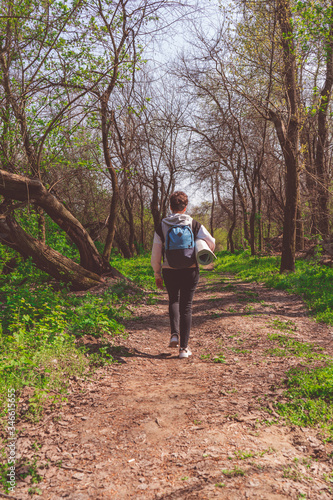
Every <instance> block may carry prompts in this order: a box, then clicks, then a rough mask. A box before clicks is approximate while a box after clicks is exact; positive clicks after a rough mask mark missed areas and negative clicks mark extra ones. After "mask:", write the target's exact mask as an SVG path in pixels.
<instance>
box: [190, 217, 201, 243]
mask: <svg viewBox="0 0 333 500" xmlns="http://www.w3.org/2000/svg"><path fill="white" fill-rule="evenodd" d="M200 228H201V224H200V222H198V221H197V220H194V219H192V233H193V235H194V240H196V239H197V236H198V232H199V229H200Z"/></svg>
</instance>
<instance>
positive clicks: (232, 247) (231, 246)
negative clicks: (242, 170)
mask: <svg viewBox="0 0 333 500" xmlns="http://www.w3.org/2000/svg"><path fill="white" fill-rule="evenodd" d="M232 205H233V219H232V223H231V226H230V228H229V231H228V245H229V249H230V252H231V253H235V245H234V240H233V232H234V229H235V227H236V221H237V213H236V211H237V207H236V187H235V186H234V187H233V189H232Z"/></svg>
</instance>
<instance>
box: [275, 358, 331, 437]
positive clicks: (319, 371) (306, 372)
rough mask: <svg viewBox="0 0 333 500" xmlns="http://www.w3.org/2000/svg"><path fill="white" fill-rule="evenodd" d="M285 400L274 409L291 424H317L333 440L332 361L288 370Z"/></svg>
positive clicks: (315, 425) (310, 425)
mask: <svg viewBox="0 0 333 500" xmlns="http://www.w3.org/2000/svg"><path fill="white" fill-rule="evenodd" d="M287 377H288V379H287V386H288V389H287V390H286V392H285V394H284V398H285V399H286V400H287V401H286V402H283V403H279V402H277V403H276V404H275V409H276V411H277V412H278V413H279V414H280V415H282V416H283V417H286V418H287V419H289V420H290V421H291V422H292V423H293V424H296V425H300V426H304V427H305V426H309V427H320V428H322V429H323V430H324V431H326V432H327V433H328V435H329V436H330V439H333V364H332V363H329V364H327V365H326V366H323V367H319V368H315V369H309V368H307V369H300V368H296V369H292V370H290V371H289V372H288V374H287Z"/></svg>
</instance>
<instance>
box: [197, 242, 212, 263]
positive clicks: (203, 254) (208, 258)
mask: <svg viewBox="0 0 333 500" xmlns="http://www.w3.org/2000/svg"><path fill="white" fill-rule="evenodd" d="M195 257H196V259H197V262H198V264H200V265H201V266H208V265H209V264H211V263H212V262H213V261H214V259H216V255H215V254H214V253H213V252H212V251H211V249H210V248H209V246H208V245H207V243H206V242H205V240H200V239H199V240H196V241H195Z"/></svg>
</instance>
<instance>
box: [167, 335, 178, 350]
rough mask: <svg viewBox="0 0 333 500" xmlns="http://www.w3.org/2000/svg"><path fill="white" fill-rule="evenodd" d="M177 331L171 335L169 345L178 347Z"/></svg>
mask: <svg viewBox="0 0 333 500" xmlns="http://www.w3.org/2000/svg"><path fill="white" fill-rule="evenodd" d="M178 339H179V337H178V333H174V334H173V335H171V338H170V344H169V347H179V340H178Z"/></svg>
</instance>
